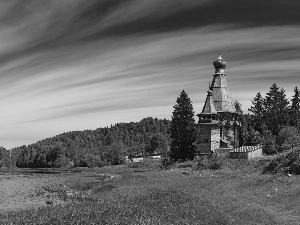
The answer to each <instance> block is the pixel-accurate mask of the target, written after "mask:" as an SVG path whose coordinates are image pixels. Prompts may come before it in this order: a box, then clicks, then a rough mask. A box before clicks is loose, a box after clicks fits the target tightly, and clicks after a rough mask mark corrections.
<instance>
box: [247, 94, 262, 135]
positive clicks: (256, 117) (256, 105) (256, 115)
mask: <svg viewBox="0 0 300 225" xmlns="http://www.w3.org/2000/svg"><path fill="white" fill-rule="evenodd" d="M251 102H252V104H253V106H251V108H250V109H249V111H250V112H252V113H253V116H252V118H253V119H252V122H253V123H252V125H253V128H254V130H256V131H258V132H260V133H261V131H262V130H261V125H262V123H263V121H264V112H265V109H264V105H263V103H264V99H263V98H262V96H261V94H260V92H258V93H257V94H256V96H255V98H254V99H253V100H252V101H251Z"/></svg>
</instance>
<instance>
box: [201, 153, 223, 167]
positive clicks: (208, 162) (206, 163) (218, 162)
mask: <svg viewBox="0 0 300 225" xmlns="http://www.w3.org/2000/svg"><path fill="white" fill-rule="evenodd" d="M221 167H222V158H221V157H219V156H218V155H217V154H213V155H209V156H202V157H200V158H199V159H198V160H197V166H196V168H197V169H204V170H207V169H210V170H219V169H221Z"/></svg>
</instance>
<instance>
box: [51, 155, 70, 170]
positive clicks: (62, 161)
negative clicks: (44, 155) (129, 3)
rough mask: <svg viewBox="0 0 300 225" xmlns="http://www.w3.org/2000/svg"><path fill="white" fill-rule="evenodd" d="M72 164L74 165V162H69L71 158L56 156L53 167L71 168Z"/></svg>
mask: <svg viewBox="0 0 300 225" xmlns="http://www.w3.org/2000/svg"><path fill="white" fill-rule="evenodd" d="M73 166H74V163H73V162H71V160H70V159H69V158H68V157H65V156H60V157H58V158H57V159H56V160H55V161H54V163H53V167H55V168H62V167H67V168H71V167H73Z"/></svg>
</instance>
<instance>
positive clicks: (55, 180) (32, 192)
mask: <svg viewBox="0 0 300 225" xmlns="http://www.w3.org/2000/svg"><path fill="white" fill-rule="evenodd" d="M61 182H63V180H62V179H61V177H59V176H55V175H39V174H35V175H22V174H16V175H0V213H1V212H5V211H9V210H19V209H29V208H35V207H39V206H44V205H46V201H47V200H48V199H50V200H52V201H53V202H54V204H58V203H62V201H60V200H59V199H58V198H57V197H56V196H54V195H53V194H51V193H47V192H46V191H45V190H44V188H43V187H45V186H48V185H55V184H59V183H61ZM47 195H48V196H50V197H47Z"/></svg>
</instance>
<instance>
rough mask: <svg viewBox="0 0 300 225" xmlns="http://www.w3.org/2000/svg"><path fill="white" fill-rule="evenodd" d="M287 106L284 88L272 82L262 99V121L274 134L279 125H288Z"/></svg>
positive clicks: (277, 131) (276, 133)
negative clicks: (263, 110)
mask: <svg viewBox="0 0 300 225" xmlns="http://www.w3.org/2000/svg"><path fill="white" fill-rule="evenodd" d="M288 106H289V101H288V99H287V98H286V95H285V90H284V89H283V88H281V89H279V87H278V86H277V85H276V84H273V85H272V86H271V88H270V91H269V92H268V93H267V95H266V98H265V99H264V108H265V113H264V121H265V124H266V125H267V127H268V129H269V130H271V131H272V133H273V134H274V135H276V136H277V135H278V133H279V131H280V128H281V127H283V126H286V125H288V122H289V116H288V114H289V113H288Z"/></svg>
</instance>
